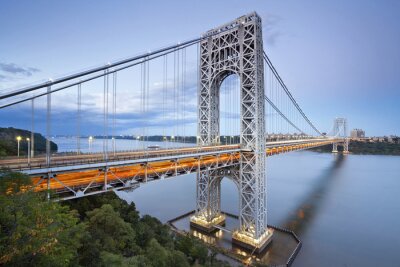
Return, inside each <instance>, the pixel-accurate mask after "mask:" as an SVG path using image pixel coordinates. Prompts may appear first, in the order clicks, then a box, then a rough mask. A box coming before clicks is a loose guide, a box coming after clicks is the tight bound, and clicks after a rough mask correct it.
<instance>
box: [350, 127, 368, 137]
mask: <svg viewBox="0 0 400 267" xmlns="http://www.w3.org/2000/svg"><path fill="white" fill-rule="evenodd" d="M350 137H351V138H364V137H365V131H364V130H361V129H354V130H352V131H351V132H350Z"/></svg>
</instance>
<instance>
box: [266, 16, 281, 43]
mask: <svg viewBox="0 0 400 267" xmlns="http://www.w3.org/2000/svg"><path fill="white" fill-rule="evenodd" d="M281 21H282V18H281V17H280V16H277V15H272V14H269V15H267V16H265V17H264V18H263V32H264V33H263V35H264V38H265V41H266V43H267V44H268V45H271V46H274V45H275V44H276V42H277V40H278V39H279V38H280V37H281V36H282V35H283V33H282V31H280V30H279V29H278V25H279V24H280V23H281Z"/></svg>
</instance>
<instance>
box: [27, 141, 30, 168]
mask: <svg viewBox="0 0 400 267" xmlns="http://www.w3.org/2000/svg"><path fill="white" fill-rule="evenodd" d="M26 141H27V142H28V166H29V165H31V139H29V138H26Z"/></svg>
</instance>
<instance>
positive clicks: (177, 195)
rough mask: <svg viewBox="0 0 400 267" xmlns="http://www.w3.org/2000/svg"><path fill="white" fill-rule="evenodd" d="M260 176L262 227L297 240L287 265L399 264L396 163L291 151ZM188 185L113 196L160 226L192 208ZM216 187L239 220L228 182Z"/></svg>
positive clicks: (173, 182)
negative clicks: (264, 210)
mask: <svg viewBox="0 0 400 267" xmlns="http://www.w3.org/2000/svg"><path fill="white" fill-rule="evenodd" d="M149 143H152V142H149ZM267 177H268V178H267V179H268V180H267V199H268V224H272V225H276V226H281V227H284V228H289V229H291V230H293V231H294V232H295V233H296V234H297V235H298V236H299V238H300V239H301V241H302V242H303V247H302V249H301V250H300V253H299V254H298V256H297V258H296V260H295V261H294V264H293V265H292V266H295V267H302V266H307V267H309V266H327V267H329V266H335V267H336V266H374V267H375V266H397V267H398V266H400V252H399V249H400V157H398V156H371V155H368V156H366V155H351V154H350V155H344V156H343V155H340V154H338V155H336V154H329V153H316V152H309V151H299V152H291V153H288V154H282V155H277V156H273V157H270V158H268V160H267ZM195 185H196V181H195V175H194V174H190V175H185V176H181V177H176V178H171V179H166V180H161V181H155V182H151V183H148V184H145V185H142V186H141V187H140V188H139V189H136V190H134V191H132V192H119V196H120V197H121V198H123V199H126V200H128V201H134V202H135V204H136V206H137V208H138V210H139V211H140V212H141V214H142V215H143V214H150V215H152V216H154V217H157V218H159V219H160V220H161V221H163V222H166V221H168V220H170V219H172V218H175V217H177V216H179V215H181V214H183V213H186V212H188V211H190V210H193V209H194V208H195V196H196V188H195ZM221 189H222V202H221V206H222V210H224V211H227V212H230V213H233V214H238V203H239V201H238V190H237V188H236V186H235V185H234V183H233V182H232V181H230V180H229V179H223V181H222V188H221Z"/></svg>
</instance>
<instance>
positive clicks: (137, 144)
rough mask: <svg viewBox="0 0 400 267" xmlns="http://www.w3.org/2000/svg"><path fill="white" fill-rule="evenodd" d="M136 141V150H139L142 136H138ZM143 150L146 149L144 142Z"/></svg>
mask: <svg viewBox="0 0 400 267" xmlns="http://www.w3.org/2000/svg"><path fill="white" fill-rule="evenodd" d="M136 140H137V142H136V150H139V146H140V143H139V141H140V135H138V136H137V137H136ZM143 149H144V142H143Z"/></svg>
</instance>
